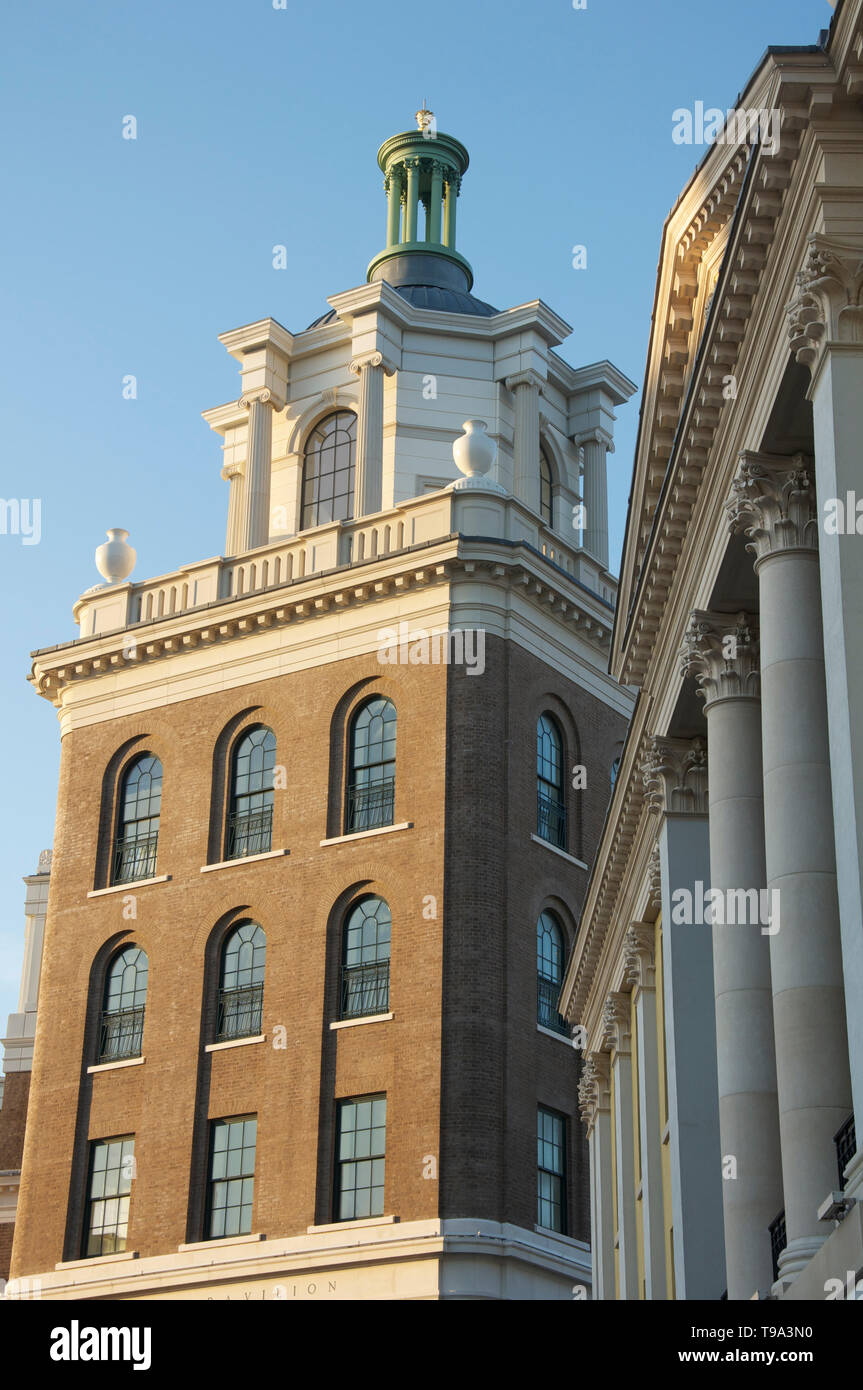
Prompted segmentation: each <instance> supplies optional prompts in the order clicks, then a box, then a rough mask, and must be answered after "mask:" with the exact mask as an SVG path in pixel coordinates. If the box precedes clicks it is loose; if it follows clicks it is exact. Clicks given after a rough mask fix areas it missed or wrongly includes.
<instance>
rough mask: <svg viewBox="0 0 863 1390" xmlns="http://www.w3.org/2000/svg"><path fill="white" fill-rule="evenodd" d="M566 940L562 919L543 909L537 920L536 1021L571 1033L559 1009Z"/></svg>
mask: <svg viewBox="0 0 863 1390" xmlns="http://www.w3.org/2000/svg"><path fill="white" fill-rule="evenodd" d="M563 958H564V944H563V932H562V931H561V927H560V923H559V922H558V920H557V918H556V917H555V916H554V913H552V912H541V913H540V914H539V921H538V922H537V924H536V1021H537V1023H540V1024H542V1027H543V1028H550V1029H552V1031H553V1032H555V1033H564V1034H568V1033H569V1029H568V1028H567V1026H566V1023H565V1022H564V1020H563V1019H562V1018H561V1016H560V1014H559V1013H558V1012H557V1001H558V999H559V998H560V987H561V985H562V984H563Z"/></svg>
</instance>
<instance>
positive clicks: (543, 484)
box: [539, 445, 554, 526]
mask: <svg viewBox="0 0 863 1390" xmlns="http://www.w3.org/2000/svg"><path fill="white" fill-rule="evenodd" d="M551 499H552V492H551V461H550V459H549V457H548V454H547V453H546V452H545V449H543V447H542V445H540V447H539V514H540V516H541V517H542V519H543V521H544V522H545V524H546V526H551V524H552V521H553V519H554V514H553V510H552V500H551Z"/></svg>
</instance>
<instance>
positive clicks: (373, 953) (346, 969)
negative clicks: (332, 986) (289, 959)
mask: <svg viewBox="0 0 863 1390" xmlns="http://www.w3.org/2000/svg"><path fill="white" fill-rule="evenodd" d="M391 928H392V919H391V917H390V910H389V907H388V906H387V904H386V903H385V902H384V900H383V898H374V897H368V898H361V899H360V901H359V902H358V903H355V904H354V906H353V907H352V908H350V909H349V911H348V914H347V917H346V918H345V925H344V935H343V938H342V978H341V1010H340V1014H341V1017H342V1018H364V1017H367V1016H368V1015H370V1014H384V1013H386V1012H387V1010H388V1009H389V1006H390V933H391Z"/></svg>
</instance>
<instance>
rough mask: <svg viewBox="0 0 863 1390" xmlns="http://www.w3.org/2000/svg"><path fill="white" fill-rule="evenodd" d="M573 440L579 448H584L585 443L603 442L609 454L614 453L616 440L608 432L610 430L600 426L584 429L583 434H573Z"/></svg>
mask: <svg viewBox="0 0 863 1390" xmlns="http://www.w3.org/2000/svg"><path fill="white" fill-rule="evenodd" d="M572 442H573V444H576V445H577V446H578V448H579V449H583V448H584V446H585V444H602V446H603V447H604V449H605V452H606V453H607V454H613V453H614V440H613V438H612V436H611V435H610V434H609V433H608V430H604V429H602V428H600V426H597V427H596V429H592V430H583V431H582V432H581V434H574V435H573V436H572Z"/></svg>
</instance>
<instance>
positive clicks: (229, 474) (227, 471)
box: [222, 463, 246, 483]
mask: <svg viewBox="0 0 863 1390" xmlns="http://www.w3.org/2000/svg"><path fill="white" fill-rule="evenodd" d="M245 471H246V466H245V464H244V463H226V464H225V465H224V467H223V468H222V481H223V482H226V483H228V482H231V481H232V479H234V478H242V477H243V475H244V473H245Z"/></svg>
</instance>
